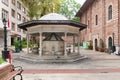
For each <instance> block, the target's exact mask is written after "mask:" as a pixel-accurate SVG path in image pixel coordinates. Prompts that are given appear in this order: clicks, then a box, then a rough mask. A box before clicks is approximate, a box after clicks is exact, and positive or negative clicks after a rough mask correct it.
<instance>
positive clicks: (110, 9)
mask: <svg viewBox="0 0 120 80" xmlns="http://www.w3.org/2000/svg"><path fill="white" fill-rule="evenodd" d="M111 19H112V5H110V6H109V7H108V20H111Z"/></svg>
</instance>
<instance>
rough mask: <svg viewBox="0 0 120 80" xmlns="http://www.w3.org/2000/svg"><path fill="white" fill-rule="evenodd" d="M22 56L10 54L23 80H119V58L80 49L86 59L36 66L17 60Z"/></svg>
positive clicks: (35, 64)
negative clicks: (20, 69)
mask: <svg viewBox="0 0 120 80" xmlns="http://www.w3.org/2000/svg"><path fill="white" fill-rule="evenodd" d="M24 54H25V52H21V53H13V54H12V56H13V64H14V65H16V66H22V67H23V69H24V72H23V78H24V79H23V80H66V79H67V80H120V79H119V78H120V56H116V55H111V54H108V53H100V52H95V51H91V50H84V49H81V55H85V56H87V57H88V58H87V59H84V60H80V61H77V62H73V63H39V64H38V63H31V62H26V61H24V60H18V59H17V58H18V57H19V55H24ZM17 78H18V77H17Z"/></svg>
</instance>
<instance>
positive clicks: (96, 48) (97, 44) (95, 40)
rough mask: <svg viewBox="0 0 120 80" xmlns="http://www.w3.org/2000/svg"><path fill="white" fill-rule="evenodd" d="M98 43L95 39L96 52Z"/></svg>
mask: <svg viewBox="0 0 120 80" xmlns="http://www.w3.org/2000/svg"><path fill="white" fill-rule="evenodd" d="M97 43H98V41H97V39H95V50H97V47H98V44H97Z"/></svg>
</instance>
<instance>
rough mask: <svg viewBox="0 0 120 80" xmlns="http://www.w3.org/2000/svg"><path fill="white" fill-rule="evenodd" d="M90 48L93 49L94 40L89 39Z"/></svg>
mask: <svg viewBox="0 0 120 80" xmlns="http://www.w3.org/2000/svg"><path fill="white" fill-rule="evenodd" d="M88 48H89V49H90V50H93V45H92V40H90V41H89V46H88Z"/></svg>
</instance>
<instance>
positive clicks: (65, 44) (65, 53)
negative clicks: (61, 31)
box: [64, 32, 67, 56]
mask: <svg viewBox="0 0 120 80" xmlns="http://www.w3.org/2000/svg"><path fill="white" fill-rule="evenodd" d="M64 37H65V42H64V55H65V56H67V51H66V48H67V33H66V32H65V36H64Z"/></svg>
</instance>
